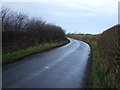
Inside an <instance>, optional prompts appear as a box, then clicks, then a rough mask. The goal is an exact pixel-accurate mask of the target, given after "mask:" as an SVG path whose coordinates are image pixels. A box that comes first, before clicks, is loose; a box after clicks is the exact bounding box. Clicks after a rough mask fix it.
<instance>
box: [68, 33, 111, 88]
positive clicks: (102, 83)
mask: <svg viewBox="0 0 120 90" xmlns="http://www.w3.org/2000/svg"><path fill="white" fill-rule="evenodd" d="M68 36H69V37H71V38H74V39H77V40H82V41H84V42H86V43H88V44H89V45H90V46H91V49H92V61H90V62H92V63H91V65H90V66H91V67H90V73H89V74H90V75H89V76H90V77H89V78H88V81H87V82H88V86H87V87H89V88H107V87H108V88H109V87H110V86H109V85H108V83H107V81H106V77H107V76H106V74H105V71H104V70H105V69H104V64H103V62H102V58H101V57H100V54H99V49H98V45H97V42H96V40H95V39H91V38H93V37H96V35H95V36H90V37H89V36H88V38H85V37H86V36H85V37H84V36H82V37H81V36H80V35H68Z"/></svg>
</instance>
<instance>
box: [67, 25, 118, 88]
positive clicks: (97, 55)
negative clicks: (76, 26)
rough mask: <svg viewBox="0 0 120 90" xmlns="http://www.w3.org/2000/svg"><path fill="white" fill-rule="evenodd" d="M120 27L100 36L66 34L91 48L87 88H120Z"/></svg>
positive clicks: (115, 27)
mask: <svg viewBox="0 0 120 90" xmlns="http://www.w3.org/2000/svg"><path fill="white" fill-rule="evenodd" d="M119 33H120V25H116V26H114V27H112V28H110V29H108V30H106V31H104V32H103V33H101V34H98V35H92V34H68V35H67V36H68V37H71V38H74V39H77V40H82V41H85V42H87V43H88V44H89V45H90V46H91V47H92V60H91V62H92V64H91V68H90V71H91V72H90V77H89V85H88V87H89V88H120V42H119V41H120V35H119Z"/></svg>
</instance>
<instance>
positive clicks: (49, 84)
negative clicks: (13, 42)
mask: <svg viewBox="0 0 120 90" xmlns="http://www.w3.org/2000/svg"><path fill="white" fill-rule="evenodd" d="M69 40H70V43H69V44H67V45H64V46H61V47H58V48H55V49H53V50H49V51H46V52H43V53H37V54H34V55H31V56H27V57H24V58H23V59H22V60H20V61H18V62H15V63H12V64H8V65H6V66H4V67H3V72H2V75H3V82H2V84H3V88H82V83H83V77H84V75H85V69H86V66H87V62H88V58H89V54H90V47H89V45H88V44H86V43H85V42H82V41H78V40H74V39H71V38H69Z"/></svg>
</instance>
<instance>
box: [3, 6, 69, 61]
mask: <svg viewBox="0 0 120 90" xmlns="http://www.w3.org/2000/svg"><path fill="white" fill-rule="evenodd" d="M66 40H67V39H66V37H65V33H64V30H63V29H62V28H61V27H59V26H56V25H52V24H49V23H46V22H45V21H43V20H42V19H41V18H29V17H28V16H27V15H25V14H23V13H17V12H14V11H12V10H10V9H8V8H3V9H2V54H3V60H4V61H3V62H6V61H8V60H12V59H17V58H19V57H22V56H25V55H28V54H31V53H34V52H38V51H39V50H40V51H41V50H45V49H47V48H52V47H55V46H58V45H61V44H63V43H66ZM60 41H62V42H63V43H62V42H60ZM56 42H57V43H56ZM67 42H68V41H67ZM46 43H49V44H46Z"/></svg>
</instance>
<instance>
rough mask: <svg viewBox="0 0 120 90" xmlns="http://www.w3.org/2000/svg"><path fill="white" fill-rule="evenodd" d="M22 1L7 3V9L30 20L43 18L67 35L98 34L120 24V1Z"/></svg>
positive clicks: (4, 4)
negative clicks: (72, 33)
mask: <svg viewBox="0 0 120 90" xmlns="http://www.w3.org/2000/svg"><path fill="white" fill-rule="evenodd" d="M8 1H9V2H8ZM10 1H11V2H10ZM18 1H19V0H17V2H16V0H4V3H3V6H5V7H8V8H11V9H12V10H15V11H18V12H19V11H21V12H23V13H26V14H27V15H28V16H30V17H42V18H43V20H45V21H47V22H48V23H52V24H55V25H59V26H61V27H62V28H63V29H65V31H66V32H75V33H93V34H96V33H101V32H102V31H104V30H106V29H108V28H110V27H111V26H114V25H116V24H117V23H118V0H36V1H35V0H33V1H34V2H33V1H32V0H31V2H30V1H29V2H25V0H24V2H18ZM20 1H22V0H20Z"/></svg>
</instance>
